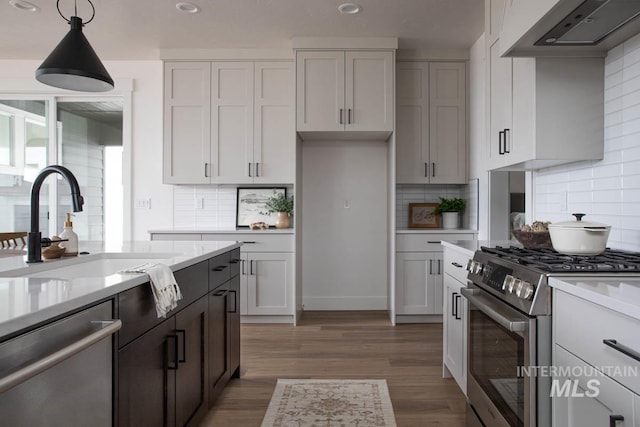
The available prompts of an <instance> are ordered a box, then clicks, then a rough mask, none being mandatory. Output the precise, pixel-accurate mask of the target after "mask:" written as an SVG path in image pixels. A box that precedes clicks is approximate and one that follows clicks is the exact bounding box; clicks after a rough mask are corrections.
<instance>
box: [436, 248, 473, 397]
mask: <svg viewBox="0 0 640 427" xmlns="http://www.w3.org/2000/svg"><path fill="white" fill-rule="evenodd" d="M472 257H473V255H472V254H469V253H467V252H465V251H463V250H456V249H452V248H450V247H445V248H444V278H443V280H444V295H443V300H442V306H443V307H444V314H443V316H442V323H443V325H442V365H443V366H442V371H443V376H444V377H447V378H448V377H453V379H454V380H455V381H456V383H457V384H458V386H459V387H460V389H461V390H462V392H463V393H464V394H465V395H466V394H467V299H466V298H464V297H463V296H462V294H461V292H460V289H462V288H466V287H467V286H466V277H467V270H466V268H465V266H466V265H467V262H468V261H469V259H471V258H472Z"/></svg>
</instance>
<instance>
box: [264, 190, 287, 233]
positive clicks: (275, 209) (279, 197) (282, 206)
mask: <svg viewBox="0 0 640 427" xmlns="http://www.w3.org/2000/svg"><path fill="white" fill-rule="evenodd" d="M264 207H265V209H266V210H267V212H268V213H270V214H272V213H275V214H276V228H289V225H290V222H289V216H290V215H293V196H291V197H285V195H284V194H283V193H278V194H274V195H273V196H271V197H269V198H268V199H267V202H266V203H265V205H264Z"/></svg>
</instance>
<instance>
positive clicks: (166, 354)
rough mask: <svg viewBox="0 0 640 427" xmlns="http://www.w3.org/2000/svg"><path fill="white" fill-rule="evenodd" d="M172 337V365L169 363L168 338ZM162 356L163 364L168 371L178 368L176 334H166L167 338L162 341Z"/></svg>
mask: <svg viewBox="0 0 640 427" xmlns="http://www.w3.org/2000/svg"><path fill="white" fill-rule="evenodd" d="M170 338H173V340H174V341H173V365H170V364H169V339H170ZM164 348H165V351H164V357H165V361H166V363H165V365H166V367H167V369H168V370H170V371H177V370H178V336H177V335H167V338H166V339H165V341H164Z"/></svg>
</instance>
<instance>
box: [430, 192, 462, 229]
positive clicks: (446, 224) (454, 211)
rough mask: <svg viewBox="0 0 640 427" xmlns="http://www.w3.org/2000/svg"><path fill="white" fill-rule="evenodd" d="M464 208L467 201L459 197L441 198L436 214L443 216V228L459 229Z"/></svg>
mask: <svg viewBox="0 0 640 427" xmlns="http://www.w3.org/2000/svg"><path fill="white" fill-rule="evenodd" d="M464 208H465V201H464V200H462V199H460V198H458V197H454V198H452V199H445V198H444V197H440V204H439V205H438V206H437V207H436V209H435V210H434V213H436V214H438V215H441V216H442V228H458V224H459V223H460V218H459V217H460V212H464Z"/></svg>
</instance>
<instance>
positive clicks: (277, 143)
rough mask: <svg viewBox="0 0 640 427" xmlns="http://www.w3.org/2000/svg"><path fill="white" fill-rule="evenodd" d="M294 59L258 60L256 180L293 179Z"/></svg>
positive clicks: (272, 181) (255, 127)
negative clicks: (289, 60)
mask: <svg viewBox="0 0 640 427" xmlns="http://www.w3.org/2000/svg"><path fill="white" fill-rule="evenodd" d="M293 72H294V71H293V63H291V62H256V63H255V98H254V99H255V105H254V108H255V114H254V135H253V162H254V164H255V171H254V179H253V182H254V183H256V184H258V183H261V184H262V183H264V184H267V183H272V184H273V183H288V182H293V174H294V172H293V166H294V163H295V150H294V148H295V147H294V144H293V141H294V135H295V129H294V120H295V113H294V111H293V109H294V102H293V100H294V95H293V91H294V82H293V80H294V75H293Z"/></svg>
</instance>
